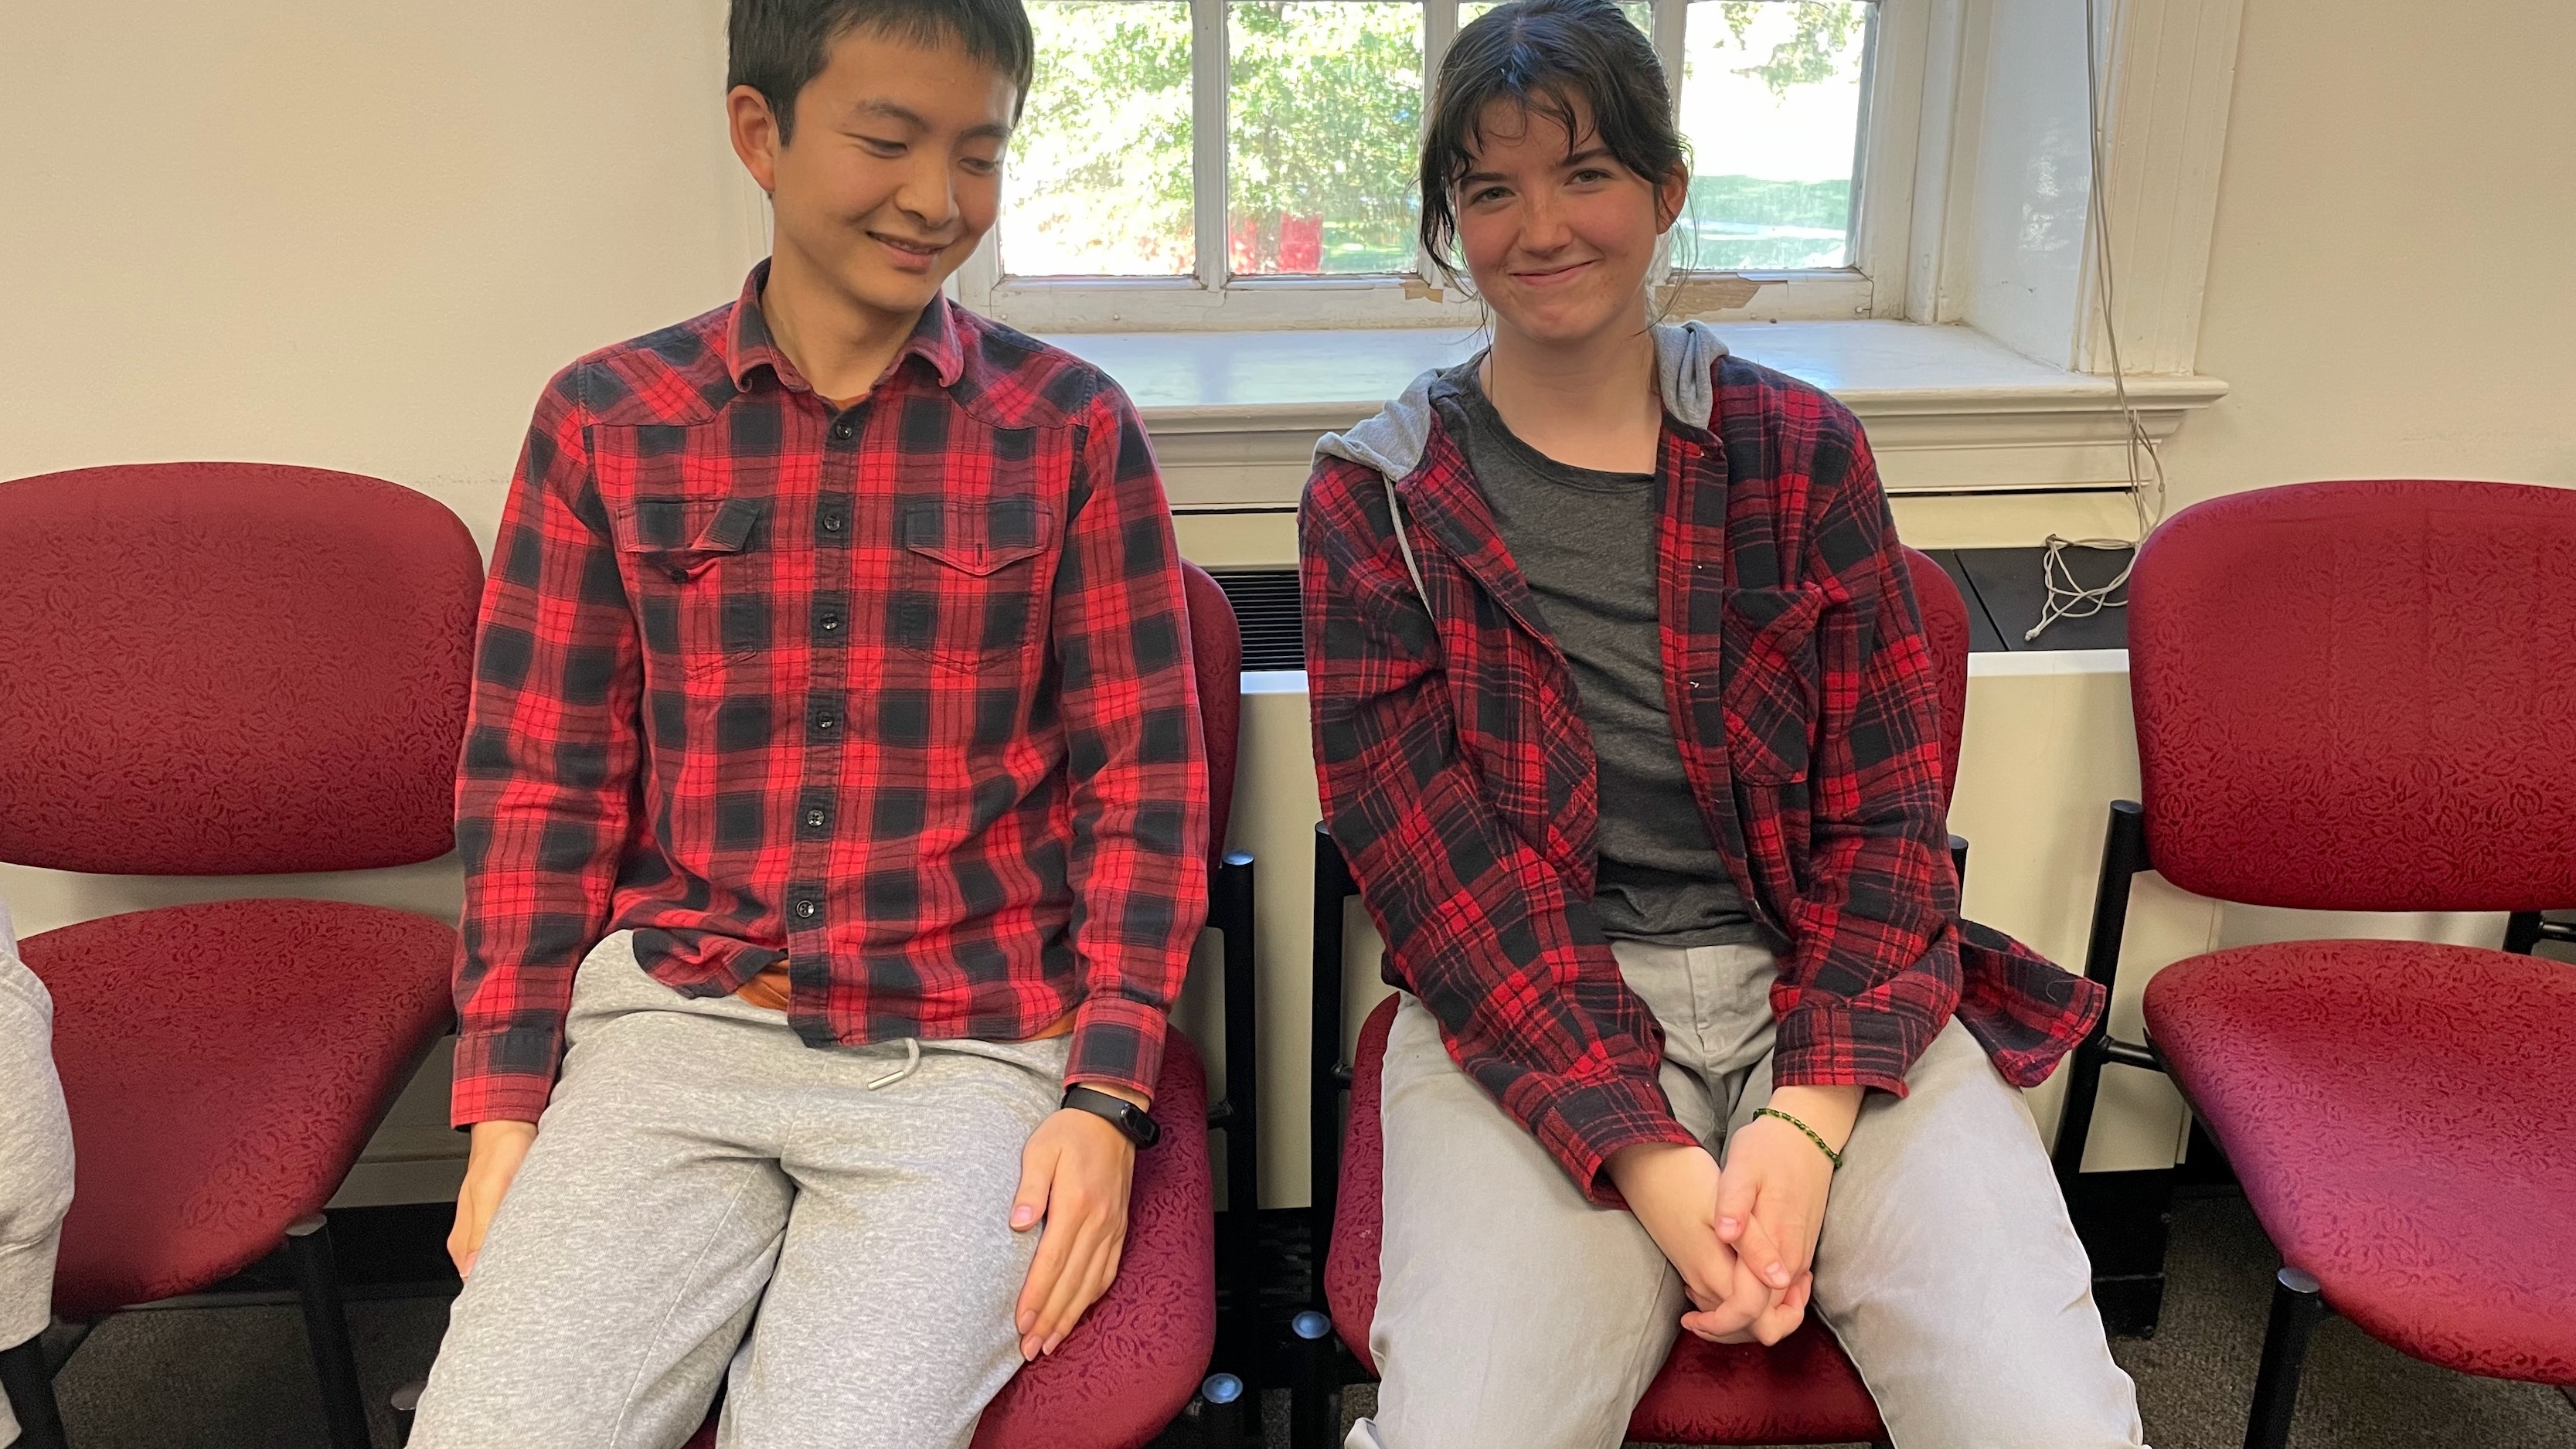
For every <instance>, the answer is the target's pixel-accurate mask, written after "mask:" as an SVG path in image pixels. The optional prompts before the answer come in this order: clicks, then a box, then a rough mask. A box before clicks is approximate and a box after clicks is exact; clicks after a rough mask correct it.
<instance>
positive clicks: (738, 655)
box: [610, 497, 772, 679]
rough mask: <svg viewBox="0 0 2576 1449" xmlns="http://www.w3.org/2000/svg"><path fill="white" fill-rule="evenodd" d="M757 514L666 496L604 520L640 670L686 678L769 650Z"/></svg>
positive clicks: (749, 507)
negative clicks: (637, 643)
mask: <svg viewBox="0 0 2576 1449" xmlns="http://www.w3.org/2000/svg"><path fill="white" fill-rule="evenodd" d="M767 515H768V507H767V505H765V504H762V503H758V502H755V501H752V500H749V499H742V498H671V497H662V498H657V497H641V498H637V499H636V500H635V501H633V502H632V503H626V504H620V505H618V507H617V508H616V509H615V510H614V511H613V512H612V513H611V516H610V521H611V526H612V528H613V529H614V530H615V533H616V536H617V551H618V556H619V559H620V562H621V563H622V565H623V567H622V568H621V569H620V570H619V572H620V573H621V575H622V576H623V578H624V580H625V583H626V587H627V588H628V589H629V590H630V591H631V596H632V598H633V600H634V604H635V612H636V617H637V619H638V621H639V622H640V623H641V625H642V627H643V631H644V650H645V657H646V665H645V667H646V669H647V670H648V671H651V670H655V669H661V670H671V669H676V670H678V671H679V672H680V673H681V675H682V676H683V677H685V678H690V679H695V678H698V677H700V676H703V675H707V674H711V673H714V672H716V671H718V670H721V669H723V668H724V667H726V666H727V665H730V664H738V663H740V662H742V661H744V660H747V659H749V658H751V657H752V656H754V655H757V654H759V653H761V652H762V651H764V650H766V649H768V648H769V647H770V644H771V642H772V640H771V619H770V615H771V612H772V609H771V604H772V600H771V597H770V587H769V584H770V581H769V579H768V577H767V570H766V567H765V565H766V564H767V562H768V559H767V553H766V548H765V545H766V542H767V540H766V537H765V535H766V532H767V530H766V529H764V528H763V527H762V526H761V525H762V524H763V522H764V521H765V520H766V518H767Z"/></svg>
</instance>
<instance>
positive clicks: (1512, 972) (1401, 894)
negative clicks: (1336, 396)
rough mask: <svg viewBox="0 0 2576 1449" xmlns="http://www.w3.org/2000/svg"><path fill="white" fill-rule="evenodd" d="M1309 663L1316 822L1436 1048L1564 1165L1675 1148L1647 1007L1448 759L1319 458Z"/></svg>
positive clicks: (1368, 499)
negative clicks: (1435, 1036)
mask: <svg viewBox="0 0 2576 1449" xmlns="http://www.w3.org/2000/svg"><path fill="white" fill-rule="evenodd" d="M1299 537H1300V543H1299V549H1298V552H1299V556H1300V560H1301V563H1302V571H1303V575H1304V591H1305V599H1306V669H1307V681H1308V689H1309V690H1310V691H1311V697H1312V700H1313V705H1314V726H1315V762H1316V774H1317V780H1318V784H1319V786H1320V788H1321V791H1322V796H1323V804H1324V818H1325V821H1326V823H1327V824H1328V826H1329V827H1330V829H1331V831H1332V834H1333V839H1334V840H1335V841H1336V842H1337V843H1338V844H1339V845H1340V846H1341V848H1342V850H1343V851H1344V852H1345V853H1346V855H1347V856H1348V857H1349V860H1350V863H1351V868H1352V871H1353V874H1354V875H1355V876H1356V877H1357V878H1358V879H1359V880H1360V881H1361V882H1363V890H1362V892H1361V894H1362V897H1363V899H1364V900H1365V901H1366V903H1367V905H1368V908H1369V912H1370V915H1371V916H1372V917H1373V918H1374V919H1375V920H1376V922H1377V926H1378V930H1379V932H1380V933H1381V934H1382V935H1383V936H1384V937H1385V938H1386V941H1387V946H1388V950H1389V951H1390V952H1391V953H1392V955H1393V956H1394V959H1395V961H1396V964H1397V968H1398V970H1399V971H1400V973H1401V974H1402V975H1403V976H1404V978H1405V980H1406V981H1407V983H1408V984H1409V985H1410V987H1411V989H1412V990H1413V992H1414V994H1415V995H1417V996H1419V997H1420V998H1421V1000H1422V1002H1423V1005H1424V1006H1425V1007H1427V1008H1429V1010H1430V1011H1431V1014H1432V1016H1433V1017H1434V1018H1435V1019H1436V1020H1437V1021H1438V1022H1439V1024H1440V1029H1441V1035H1442V1036H1443V1038H1444V1039H1445V1040H1446V1041H1447V1043H1448V1046H1449V1049H1450V1052H1451V1054H1452V1055H1453V1056H1454V1057H1455V1058H1456V1059H1457V1060H1458V1061H1459V1063H1460V1064H1461V1065H1462V1067H1463V1068H1464V1069H1465V1070H1466V1071H1467V1073H1468V1074H1469V1075H1470V1076H1472V1077H1474V1078H1475V1079H1476V1081H1477V1082H1478V1083H1479V1084H1480V1085H1482V1086H1483V1087H1484V1088H1485V1090H1486V1091H1487V1092H1488V1093H1489V1094H1491V1095H1492V1096H1493V1097H1494V1099H1495V1100H1496V1101H1497V1102H1499V1103H1500V1104H1501V1106H1502V1108H1503V1110H1504V1111H1505V1112H1506V1113H1507V1114H1509V1115H1510V1116H1511V1117H1512V1118H1513V1119H1514V1120H1516V1121H1518V1122H1519V1123H1520V1124H1521V1125H1522V1126H1524V1127H1525V1128H1527V1129H1528V1130H1529V1132H1530V1133H1531V1135H1533V1136H1534V1137H1536V1138H1537V1139H1538V1141H1539V1144H1540V1145H1541V1146H1542V1147H1543V1148H1545V1149H1546V1150H1547V1152H1548V1154H1549V1155H1550V1156H1551V1157H1553V1158H1554V1159H1555V1160H1556V1161H1557V1162H1558V1163H1559V1164H1560V1165H1561V1166H1563V1167H1564V1169H1565V1170H1566V1173H1567V1175H1568V1176H1570V1177H1571V1178H1572V1179H1573V1180H1574V1182H1575V1184H1576V1185H1577V1186H1578V1187H1579V1188H1581V1189H1582V1191H1583V1193H1584V1195H1585V1196H1586V1197H1587V1198H1589V1199H1591V1200H1592V1201H1593V1202H1595V1203H1599V1204H1602V1205H1604V1206H1618V1205H1620V1197H1619V1193H1618V1190H1617V1188H1616V1186H1615V1185H1614V1184H1613V1183H1612V1182H1611V1181H1610V1178H1609V1175H1608V1174H1607V1173H1606V1172H1605V1171H1604V1165H1605V1164H1606V1163H1607V1161H1608V1159H1609V1158H1610V1157H1611V1155H1612V1154H1614V1153H1616V1152H1618V1151H1619V1150H1620V1149H1621V1148H1624V1147H1630V1146H1635V1145H1638V1144H1641V1143H1674V1144H1688V1143H1690V1142H1691V1140H1692V1139H1691V1136H1690V1134H1689V1132H1688V1131H1686V1130H1685V1129H1684V1128H1683V1127H1682V1126H1681V1124H1680V1123H1679V1122H1677V1121H1675V1120H1674V1118H1673V1116H1672V1111H1671V1108H1670V1107H1669V1105H1668V1104H1667V1103H1666V1102H1665V1100H1664V1095H1663V1090H1662V1088H1661V1087H1660V1086H1659V1085H1658V1084H1657V1082H1656V1071H1657V1068H1658V1066H1659V1052H1658V1049H1657V1038H1656V1036H1655V1028H1654V1021H1653V1017H1652V1016H1651V1015H1650V1014H1649V1013H1648V1011H1647V1009H1646V1006H1645V1003H1644V1002H1642V1001H1640V1000H1639V999H1638V998H1637V997H1636V995H1635V994H1634V993H1632V992H1631V991H1629V990H1628V988H1627V984H1626V983H1625V982H1624V981H1623V980H1622V979H1621V978H1620V975H1619V968H1618V963H1617V961H1616V960H1615V959H1613V957H1612V956H1611V954H1610V947H1609V943H1608V941H1607V939H1606V938H1605V937H1604V936H1603V935H1602V933H1601V929H1600V926H1599V924H1598V922H1597V921H1595V920H1594V919H1593V917H1592V912H1591V908H1590V906H1589V904H1588V903H1586V902H1583V901H1581V900H1578V899H1576V898H1575V897H1574V894H1573V893H1572V892H1571V891H1570V890H1568V889H1567V887H1566V883H1565V881H1564V879H1563V878H1562V877H1561V876H1560V875H1559V874H1558V873H1557V871H1556V870H1555V868H1554V867H1553V866H1551V865H1549V864H1548V862H1547V861H1546V860H1545V859H1544V858H1543V857H1542V856H1540V854H1539V853H1538V852H1537V851H1536V850H1534V849H1532V848H1531V847H1530V845H1529V844H1528V843H1527V842H1526V841H1524V840H1522V839H1521V838H1520V837H1519V836H1518V835H1517V834H1516V833H1515V832H1513V831H1512V830H1510V829H1509V828H1508V827H1506V826H1505V825H1503V823H1502V822H1501V821H1500V820H1498V819H1496V818H1495V816H1494V814H1493V812H1492V810H1491V809H1489V808H1488V807H1487V806H1486V804H1485V803H1484V801H1483V798H1482V796H1481V794H1480V793H1479V789H1478V785H1477V782H1476V780H1475V778H1474V772H1473V770H1472V769H1471V768H1470V767H1469V766H1468V765H1467V764H1466V762H1464V761H1463V760H1461V759H1460V758H1459V756H1458V749H1457V731H1456V729H1455V726H1454V724H1453V722H1452V720H1451V719H1450V717H1449V713H1448V711H1449V703H1448V697H1447V695H1446V693H1445V691H1444V688H1443V685H1442V681H1441V679H1440V676H1439V673H1438V671H1437V669H1436V667H1435V665H1434V663H1433V661H1434V660H1435V658H1436V657H1437V654H1438V647H1439V646H1438V643H1437V640H1436V638H1435V636H1434V633H1433V625H1432V623H1431V620H1430V617H1429V615H1428V613H1427V611H1426V610H1425V608H1424V606H1423V604H1422V603H1421V602H1420V600H1419V599H1417V598H1416V596H1415V595H1414V592H1413V584H1412V580H1411V579H1410V577H1408V576H1407V574H1406V572H1405V569H1404V566H1403V563H1402V561H1401V559H1400V557H1399V555H1398V553H1397V550H1396V545H1395V543H1394V536H1393V532H1392V529H1391V527H1390V524H1389V521H1388V519H1387V516H1386V503H1385V501H1384V494H1383V493H1382V491H1380V483H1379V479H1378V478H1377V476H1376V475H1375V474H1373V473H1370V472H1368V471H1367V470H1366V469H1364V468H1361V467H1360V466H1359V465H1357V464H1352V463H1347V462H1336V461H1329V460H1328V461H1326V462H1324V463H1323V464H1322V465H1321V466H1319V467H1318V469H1317V471H1316V473H1315V476H1314V478H1313V479H1312V480H1310V481H1309V483H1308V484H1307V489H1306V500H1305V506H1304V507H1303V508H1302V509H1301V510H1300V516H1299Z"/></svg>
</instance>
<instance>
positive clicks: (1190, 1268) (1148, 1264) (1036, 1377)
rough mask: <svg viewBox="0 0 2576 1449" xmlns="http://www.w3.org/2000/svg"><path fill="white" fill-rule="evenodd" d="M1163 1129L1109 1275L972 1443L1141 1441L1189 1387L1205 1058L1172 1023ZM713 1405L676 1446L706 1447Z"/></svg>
mask: <svg viewBox="0 0 2576 1449" xmlns="http://www.w3.org/2000/svg"><path fill="white" fill-rule="evenodd" d="M1154 1120H1155V1121H1156V1122H1158V1123H1160V1124H1162V1128H1163V1140H1162V1141H1161V1142H1160V1143H1158V1144H1156V1146H1155V1147H1154V1150H1153V1151H1151V1152H1141V1153H1138V1154H1137V1156H1136V1182H1135V1186H1134V1189H1133V1191H1132V1193H1131V1195H1130V1197H1129V1199H1128V1208H1127V1247H1126V1252H1125V1255H1124V1256H1123V1257H1122V1258H1121V1259H1120V1261H1119V1264H1118V1279H1117V1281H1116V1282H1114V1283H1112V1284H1110V1285H1109V1291H1108V1292H1107V1293H1105V1294H1102V1295H1101V1298H1100V1301H1099V1302H1098V1303H1095V1304H1093V1305H1092V1307H1091V1311H1090V1312H1089V1313H1087V1314H1084V1315H1083V1319H1082V1322H1081V1324H1080V1325H1079V1326H1077V1327H1076V1328H1075V1329H1074V1331H1073V1335H1072V1336H1071V1337H1069V1338H1067V1339H1066V1340H1065V1341H1064V1346H1063V1347H1062V1348H1059V1349H1057V1350H1056V1351H1055V1352H1054V1353H1052V1354H1049V1355H1048V1356H1046V1357H1045V1358H1042V1359H1039V1360H1038V1361H1037V1362H1035V1363H1033V1364H1030V1365H1029V1366H1028V1367H1026V1368H1023V1369H1021V1370H1020V1371H1019V1373H1018V1374H1017V1375H1016V1376H1014V1377H1013V1378H1012V1380H1011V1381H1010V1382H1009V1383H1008V1384H1006V1385H1004V1386H1003V1388H1002V1392H1001V1393H1000V1394H999V1395H997V1396H995V1398H994V1399H993V1402H992V1403H991V1405H989V1406H988V1407H987V1408H986V1409H985V1410H984V1418H983V1421H982V1422H981V1423H979V1424H978V1425H976V1427H975V1445H976V1449H1141V1446H1142V1445H1145V1444H1148V1443H1151V1442H1152V1441H1153V1439H1154V1437H1155V1436H1156V1435H1158V1434H1160V1433H1162V1432H1163V1430H1164V1428H1165V1427H1166V1426H1168V1425H1169V1424H1170V1423H1171V1422H1172V1419H1173V1418H1174V1417H1175V1416H1176V1415H1178V1414H1179V1413H1180V1412H1181V1409H1182V1407H1183V1406H1184V1405H1186V1404H1188V1403H1189V1401H1190V1395H1191V1394H1193V1393H1195V1392H1197V1391H1198V1386H1199V1379H1200V1377H1201V1376H1202V1375H1204V1374H1205V1373H1206V1372H1207V1364H1208V1355H1209V1353H1211V1352H1212V1351H1214V1349H1215V1348H1216V1239H1215V1227H1216V1218H1215V1201H1216V1200H1215V1197H1214V1195H1213V1193H1212V1192H1211V1191H1210V1189H1209V1185H1208V1157H1207V1069H1206V1068H1205V1067H1203V1066H1202V1065H1200V1063H1199V1056H1198V1052H1197V1051H1196V1050H1194V1049H1193V1048H1192V1047H1191V1045H1190V1043H1189V1040H1188V1039H1187V1038H1185V1037H1183V1036H1181V1035H1180V1034H1179V1033H1178V1032H1175V1033H1173V1034H1172V1036H1171V1038H1170V1039H1169V1041H1168V1042H1167V1044H1166V1045H1165V1047H1164V1049H1163V1075H1162V1077H1161V1079H1160V1080H1159V1081H1158V1082H1157V1083H1156V1085H1155V1089H1154ZM717 1419H718V1414H717V1413H715V1412H711V1413H709V1414H708V1416H707V1422H706V1424H705V1426H704V1427H702V1428H700V1429H699V1430H698V1432H697V1434H696V1435H695V1436H694V1437H693V1438H691V1439H690V1440H689V1442H688V1445H687V1446H686V1449H715V1442H716V1423H717Z"/></svg>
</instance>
